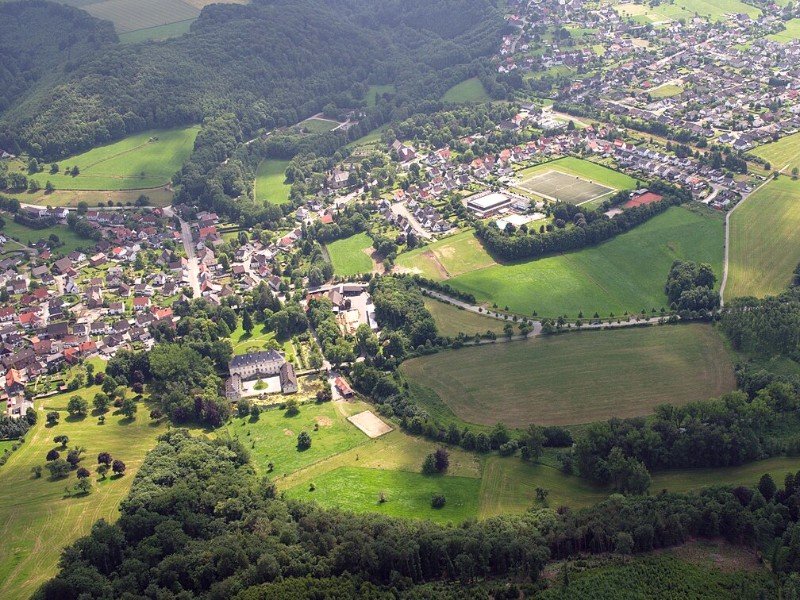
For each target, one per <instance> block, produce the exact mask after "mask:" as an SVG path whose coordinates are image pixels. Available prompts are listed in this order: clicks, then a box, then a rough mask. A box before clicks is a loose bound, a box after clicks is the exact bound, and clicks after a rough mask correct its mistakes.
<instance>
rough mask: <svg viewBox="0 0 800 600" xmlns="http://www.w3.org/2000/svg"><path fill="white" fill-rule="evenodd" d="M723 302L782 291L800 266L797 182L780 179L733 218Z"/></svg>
mask: <svg viewBox="0 0 800 600" xmlns="http://www.w3.org/2000/svg"><path fill="white" fill-rule="evenodd" d="M730 226H731V231H730V244H731V248H730V257H729V259H730V264H729V266H728V268H729V272H728V283H727V285H726V287H725V298H726V299H731V298H735V297H737V296H756V297H764V296H768V295H774V294H778V293H780V292H782V291H783V290H785V289H786V288H787V287H788V286H789V283H790V282H791V279H792V273H793V272H794V270H795V268H796V267H797V263H798V262H800V182H798V181H792V180H791V179H790V178H789V177H780V178H779V179H778V180H776V181H772V182H770V183H768V184H767V185H766V186H764V187H763V188H761V189H760V190H759V191H758V192H756V193H755V194H753V196H751V197H750V198H748V199H747V200H746V201H745V203H744V204H742V205H741V206H740V207H739V208H737V209H736V211H735V212H734V213H733V214H732V215H731V225H730Z"/></svg>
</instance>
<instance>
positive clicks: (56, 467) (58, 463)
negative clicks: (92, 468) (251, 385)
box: [47, 458, 72, 479]
mask: <svg viewBox="0 0 800 600" xmlns="http://www.w3.org/2000/svg"><path fill="white" fill-rule="evenodd" d="M47 470H48V471H50V477H52V478H53V479H61V478H62V477H66V476H67V475H69V472H70V471H71V470H72V467H71V466H70V464H69V463H68V462H67V461H65V460H64V459H63V458H57V459H56V460H51V461H50V462H49V463H47Z"/></svg>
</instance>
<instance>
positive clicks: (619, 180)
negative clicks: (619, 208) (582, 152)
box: [516, 156, 640, 190]
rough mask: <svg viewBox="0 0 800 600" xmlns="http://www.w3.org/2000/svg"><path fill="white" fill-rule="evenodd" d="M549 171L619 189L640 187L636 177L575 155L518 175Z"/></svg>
mask: <svg viewBox="0 0 800 600" xmlns="http://www.w3.org/2000/svg"><path fill="white" fill-rule="evenodd" d="M547 171H561V172H562V173H566V174H567V175H576V176H578V177H583V178H584V179H588V180H590V181H594V182H595V183H599V184H600V185H605V186H608V187H612V188H615V189H618V190H628V189H634V188H637V187H640V186H639V184H638V183H637V181H636V179H634V178H633V177H631V176H629V175H626V174H625V173H620V172H619V171H615V170H614V169H609V168H608V167H604V166H603V165H598V164H596V163H593V162H591V161H588V160H582V159H580V158H575V157H574V156H567V157H564V158H559V159H558V160H553V161H550V162H546V163H543V164H541V165H536V166H534V167H529V168H527V169H523V170H522V171H519V172H518V173H517V174H516V176H517V178H519V179H522V180H524V179H527V178H529V177H532V176H533V175H538V174H540V173H546V172H547Z"/></svg>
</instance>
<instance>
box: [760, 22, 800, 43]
mask: <svg viewBox="0 0 800 600" xmlns="http://www.w3.org/2000/svg"><path fill="white" fill-rule="evenodd" d="M783 24H784V25H785V26H786V29H784V30H783V31H780V32H778V33H773V34H771V35H768V36H767V39H768V40H775V41H776V42H783V43H789V42H793V41H795V40H798V39H800V19H791V20H789V21H784V22H783Z"/></svg>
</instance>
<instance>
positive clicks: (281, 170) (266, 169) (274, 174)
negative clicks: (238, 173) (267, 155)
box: [255, 159, 292, 204]
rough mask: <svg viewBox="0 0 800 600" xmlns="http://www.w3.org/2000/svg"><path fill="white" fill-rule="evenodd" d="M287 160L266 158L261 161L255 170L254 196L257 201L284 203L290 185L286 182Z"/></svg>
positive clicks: (286, 199) (287, 200) (287, 197)
mask: <svg viewBox="0 0 800 600" xmlns="http://www.w3.org/2000/svg"><path fill="white" fill-rule="evenodd" d="M288 166H289V161H288V160H274V159H267V160H263V161H261V164H260V165H258V170H257V171H256V185H255V196H256V200H257V201H259V202H269V203H270V204H286V203H288V202H289V192H290V191H291V189H292V186H291V185H289V184H288V183H286V175H285V172H286V167H288Z"/></svg>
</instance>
